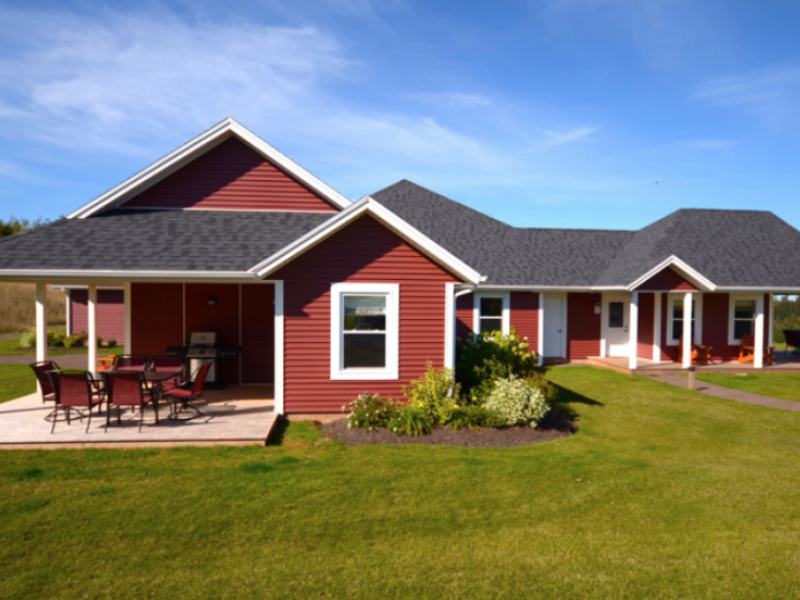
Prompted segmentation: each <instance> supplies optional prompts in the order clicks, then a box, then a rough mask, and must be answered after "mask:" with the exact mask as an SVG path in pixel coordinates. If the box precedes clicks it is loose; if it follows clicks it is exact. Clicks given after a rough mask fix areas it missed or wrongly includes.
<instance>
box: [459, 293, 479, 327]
mask: <svg viewBox="0 0 800 600" xmlns="http://www.w3.org/2000/svg"><path fill="white" fill-rule="evenodd" d="M474 306H475V298H474V297H473V295H472V294H464V295H463V296H459V297H458V298H456V337H460V338H464V337H467V336H469V335H472V334H473V333H475V332H474V331H473V330H472V314H473V309H474Z"/></svg>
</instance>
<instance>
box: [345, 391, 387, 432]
mask: <svg viewBox="0 0 800 600" xmlns="http://www.w3.org/2000/svg"><path fill="white" fill-rule="evenodd" d="M342 412H347V413H348V415H347V428H348V429H363V430H365V431H372V430H373V429H375V428H376V427H387V426H388V425H389V423H390V422H391V421H392V420H394V419H395V417H397V406H396V404H395V402H394V400H392V399H391V398H389V399H388V400H384V399H383V398H381V397H380V396H379V395H378V394H361V395H360V396H359V397H358V398H356V399H355V400H353V401H351V402H348V403H347V404H345V405H344V406H342Z"/></svg>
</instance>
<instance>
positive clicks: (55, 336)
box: [47, 333, 67, 348]
mask: <svg viewBox="0 0 800 600" xmlns="http://www.w3.org/2000/svg"><path fill="white" fill-rule="evenodd" d="M47 337H48V339H49V341H48V345H50V346H55V347H58V348H60V347H62V346H63V345H64V338H65V337H67V334H65V333H49V334H47Z"/></svg>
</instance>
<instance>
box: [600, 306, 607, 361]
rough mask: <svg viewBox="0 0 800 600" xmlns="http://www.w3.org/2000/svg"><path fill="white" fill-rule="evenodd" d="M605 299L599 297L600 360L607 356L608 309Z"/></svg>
mask: <svg viewBox="0 0 800 600" xmlns="http://www.w3.org/2000/svg"><path fill="white" fill-rule="evenodd" d="M606 304H607V303H606V299H605V297H604V296H603V295H602V294H601V295H600V358H606V357H607V356H608V329H607V327H608V307H607V306H606Z"/></svg>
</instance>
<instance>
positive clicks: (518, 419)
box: [486, 375, 550, 427]
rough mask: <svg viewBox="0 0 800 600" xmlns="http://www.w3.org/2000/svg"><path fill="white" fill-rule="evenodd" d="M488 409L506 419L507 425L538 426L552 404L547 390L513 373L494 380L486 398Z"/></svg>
mask: <svg viewBox="0 0 800 600" xmlns="http://www.w3.org/2000/svg"><path fill="white" fill-rule="evenodd" d="M486 410H489V411H492V412H493V413H495V414H496V415H498V416H499V417H501V418H502V419H504V420H505V423H506V424H507V425H525V424H528V425H530V426H531V427H536V425H537V424H538V423H539V421H541V420H542V419H543V418H544V416H545V415H546V414H547V412H548V411H549V410H550V406H549V405H548V403H547V394H546V393H545V390H543V389H542V388H540V387H539V386H537V385H536V384H534V383H530V382H528V381H525V380H524V379H520V378H519V377H516V376H514V375H512V376H511V377H508V378H507V379H498V380H496V381H495V382H494V387H493V389H492V392H491V393H490V394H489V397H488V398H486Z"/></svg>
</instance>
